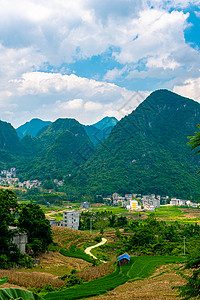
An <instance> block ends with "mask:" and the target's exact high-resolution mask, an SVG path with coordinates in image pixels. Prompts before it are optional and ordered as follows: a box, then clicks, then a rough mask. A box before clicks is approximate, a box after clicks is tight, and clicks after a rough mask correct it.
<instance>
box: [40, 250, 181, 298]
mask: <svg viewBox="0 0 200 300" xmlns="http://www.w3.org/2000/svg"><path fill="white" fill-rule="evenodd" d="M183 261H184V259H183V258H181V257H180V258H178V257H172V256H157V257H156V256H143V257H142V256H140V257H133V258H131V263H130V264H129V265H124V266H121V267H120V268H119V267H117V268H116V271H115V272H114V273H112V274H110V275H107V276H105V277H103V278H100V279H97V280H93V281H90V282H88V283H84V284H82V285H77V286H74V287H72V288H68V289H66V290H65V291H62V292H54V293H49V294H47V295H45V296H44V298H45V299H47V300H59V299H62V300H70V299H80V298H85V297H92V296H95V295H100V294H103V293H106V292H107V291H110V290H112V289H114V288H116V287H117V286H119V285H122V284H124V283H125V282H127V281H130V280H131V281H132V280H139V279H144V278H146V277H148V276H149V275H150V274H152V272H153V271H154V270H155V268H156V267H158V266H160V265H163V264H167V263H180V262H183Z"/></svg>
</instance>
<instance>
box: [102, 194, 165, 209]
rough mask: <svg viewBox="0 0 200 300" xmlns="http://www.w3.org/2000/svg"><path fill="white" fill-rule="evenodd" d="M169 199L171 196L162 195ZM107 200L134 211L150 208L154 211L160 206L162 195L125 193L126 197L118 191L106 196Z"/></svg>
mask: <svg viewBox="0 0 200 300" xmlns="http://www.w3.org/2000/svg"><path fill="white" fill-rule="evenodd" d="M163 198H164V200H167V199H168V198H169V197H168V196H166V197H162V199H163ZM105 200H106V201H112V205H113V206H122V207H125V208H126V209H128V210H130V211H132V210H137V211H142V210H150V211H154V210H155V209H156V208H159V207H160V201H161V196H159V195H158V196H156V195H155V194H151V195H143V196H142V195H141V194H125V196H124V197H122V196H120V195H119V194H117V193H114V194H113V195H112V196H108V197H107V198H105Z"/></svg>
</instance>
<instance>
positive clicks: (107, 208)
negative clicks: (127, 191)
mask: <svg viewBox="0 0 200 300" xmlns="http://www.w3.org/2000/svg"><path fill="white" fill-rule="evenodd" d="M91 209H92V211H94V212H97V211H99V212H101V211H109V212H112V213H113V214H114V215H117V214H128V213H129V211H128V210H127V209H125V208H123V207H113V206H102V207H90V209H89V210H91Z"/></svg>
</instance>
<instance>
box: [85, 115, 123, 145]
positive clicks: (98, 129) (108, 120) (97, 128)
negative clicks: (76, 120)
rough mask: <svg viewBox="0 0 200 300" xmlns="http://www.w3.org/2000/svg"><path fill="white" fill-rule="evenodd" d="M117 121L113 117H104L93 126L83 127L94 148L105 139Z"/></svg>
mask: <svg viewBox="0 0 200 300" xmlns="http://www.w3.org/2000/svg"><path fill="white" fill-rule="evenodd" d="M117 122H118V120H117V119H116V118H114V117H105V118H103V119H102V120H100V121H99V122H97V123H95V124H93V125H83V126H84V129H85V131H86V132H87V135H88V136H89V138H90V140H91V142H92V143H93V145H94V146H95V147H98V146H99V145H100V144H101V143H102V142H103V141H104V140H105V139H107V138H108V137H109V135H110V133H111V131H112V129H113V127H114V126H115V125H116V124H117Z"/></svg>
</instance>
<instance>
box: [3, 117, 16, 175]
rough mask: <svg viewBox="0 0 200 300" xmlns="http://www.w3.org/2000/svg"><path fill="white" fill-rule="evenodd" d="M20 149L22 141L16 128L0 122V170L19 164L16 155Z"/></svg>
mask: <svg viewBox="0 0 200 300" xmlns="http://www.w3.org/2000/svg"><path fill="white" fill-rule="evenodd" d="M19 149H20V140H19V137H18V136H17V133H16V131H15V129H14V127H13V126H12V125H11V124H10V123H7V122H3V121H0V157H1V159H0V169H1V170H2V169H6V168H7V167H8V168H11V167H13V166H15V164H16V163H17V157H16V154H17V153H18V151H19Z"/></svg>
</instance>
